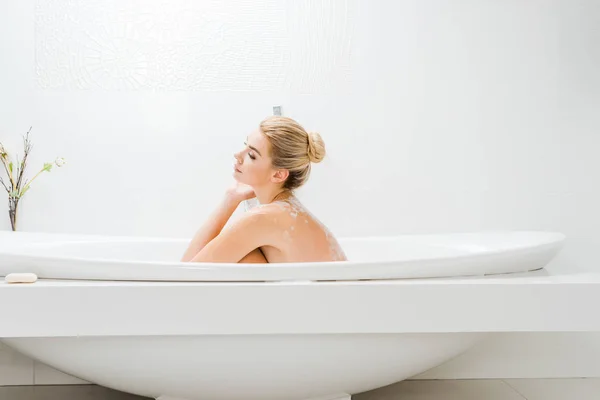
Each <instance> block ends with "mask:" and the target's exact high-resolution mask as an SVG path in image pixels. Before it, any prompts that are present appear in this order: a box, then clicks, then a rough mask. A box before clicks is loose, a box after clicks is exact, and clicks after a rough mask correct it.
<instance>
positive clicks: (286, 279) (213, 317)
mask: <svg viewBox="0 0 600 400" xmlns="http://www.w3.org/2000/svg"><path fill="white" fill-rule="evenodd" d="M563 240H564V236H563V235H561V234H558V233H546V232H500V233H476V234H452V235H415V236H399V237H391V238H368V239H346V240H341V243H342V246H343V247H344V249H345V251H346V253H347V255H348V258H349V260H351V261H348V262H336V263H306V264H267V265H257V264H252V265H241V264H208V263H207V264H200V263H181V262H178V261H174V260H178V259H179V257H180V255H181V254H182V253H183V250H184V249H185V246H186V245H187V241H185V240H163V239H139V238H110V237H104V238H86V237H80V238H76V239H71V240H62V241H58V242H56V241H54V242H48V243H36V244H19V245H17V246H13V247H11V248H10V249H7V248H4V249H0V275H6V274H8V273H11V272H34V273H36V274H37V275H38V276H39V277H40V278H42V279H41V280H39V281H38V282H36V283H34V284H27V285H25V284H24V285H18V284H17V285H14V284H13V285H9V284H2V285H0V301H3V302H4V303H6V302H9V303H11V304H15V305H17V304H18V305H19V307H21V308H20V310H28V309H31V308H35V313H34V314H35V318H32V317H31V316H28V315H22V317H19V316H20V315H21V314H18V313H17V311H15V312H14V313H13V314H11V311H10V307H9V312H8V314H9V316H8V319H9V320H11V319H10V318H12V321H18V323H13V324H12V325H10V326H5V327H2V328H0V338H2V339H1V340H2V341H3V342H4V343H6V344H7V345H9V346H11V347H14V348H15V349H17V350H19V351H20V352H22V353H25V354H27V355H29V356H31V357H33V358H35V359H37V360H40V361H42V362H44V363H46V364H49V365H50V366H53V367H55V368H57V369H59V370H62V371H64V372H66V373H69V374H71V375H74V376H77V377H80V378H82V379H85V380H88V381H90V382H93V383H98V384H101V385H104V386H107V387H111V388H114V389H118V390H122V391H126V392H131V393H136V394H140V395H144V396H149V397H155V398H160V399H174V398H175V399H190V400H196V399H197V400H200V399H211V400H213V399H214V400H221V399H222V400H226V399H227V400H229V399H256V400H259V399H260V400H271V399H272V400H287V399H289V400H302V399H311V398H320V399H335V398H347V397H349V396H350V395H351V394H354V393H359V392H362V391H365V390H369V389H374V388H377V387H381V386H384V385H387V384H391V383H394V382H397V381H400V380H403V379H406V378H409V377H411V376H414V375H416V374H419V373H421V372H423V371H425V370H428V369H430V368H432V367H434V366H437V365H439V364H441V363H443V362H445V361H447V360H449V359H451V358H452V357H454V356H456V355H458V354H460V353H462V352H464V351H465V350H466V349H468V348H469V347H471V346H472V345H473V344H474V343H475V342H476V341H478V340H479V339H481V338H482V337H484V336H485V332H484V331H489V329H482V330H481V331H477V330H476V328H473V326H471V325H469V324H465V321H470V320H469V316H466V319H464V320H462V321H463V322H456V321H453V320H452V319H451V318H452V317H451V315H450V314H449V313H444V314H442V315H440V314H434V313H433V312H431V306H430V305H429V306H427V307H424V306H423V307H421V306H420V305H419V304H418V303H415V304H414V307H408V308H407V304H406V301H408V302H410V301H411V300H410V299H411V297H410V293H411V290H413V285H410V284H407V282H419V281H428V282H429V281H433V282H436V281H439V283H440V285H438V286H437V287H439V288H440V291H438V292H436V291H435V290H432V288H433V289H435V285H430V286H428V289H427V290H430V291H431V292H430V295H427V294H425V295H424V296H425V297H422V298H425V299H427V302H428V304H435V303H436V302H438V303H443V302H444V301H445V297H444V296H445V294H444V292H443V290H441V289H442V287H445V284H446V283H447V284H450V285H451V284H452V282H453V280H455V279H457V278H458V277H471V278H470V279H473V282H475V281H476V280H478V279H484V278H483V276H489V275H494V274H503V275H500V276H501V277H502V278H504V279H512V278H511V276H523V275H524V274H525V275H526V274H527V273H528V272H530V271H535V270H540V269H542V268H543V267H544V266H545V265H546V264H547V263H548V262H549V261H550V260H551V259H552V258H553V257H554V256H555V255H556V254H557V252H558V251H559V249H560V248H561V245H562V243H563ZM441 278H444V279H441ZM442 282H444V283H445V284H444V286H443V285H441V283H442ZM398 283H402V284H398ZM463 284H464V281H463ZM401 291H403V292H402V293H400V292H401ZM397 294H403V295H405V299H407V300H405V301H404V302H402V303H398V302H397V298H398V297H395V295H397ZM421 295H422V294H421ZM436 296H439V298H437V297H436ZM415 301H417V299H415ZM419 301H421V302H422V300H419ZM464 301H465V302H468V301H472V302H477V298H470V299H469V298H465V299H464ZM465 304H466V303H465ZM28 307H29V308H28ZM419 307H421V308H419ZM428 307H429V308H428ZM400 310H404V311H402V312H400ZM413 310H414V312H415V313H420V314H418V315H417V316H416V317H417V319H415V315H414V314H411V312H413ZM399 312H400V313H399ZM11 315H12V317H11ZM471 318H472V319H476V318H481V315H478V314H475V313H473V315H471ZM499 318H500V319H501V318H502V316H500V317H499ZM404 321H407V322H406V323H404ZM414 321H417V322H418V323H415V322H414ZM453 324H454V325H453ZM461 324H463V325H461Z"/></svg>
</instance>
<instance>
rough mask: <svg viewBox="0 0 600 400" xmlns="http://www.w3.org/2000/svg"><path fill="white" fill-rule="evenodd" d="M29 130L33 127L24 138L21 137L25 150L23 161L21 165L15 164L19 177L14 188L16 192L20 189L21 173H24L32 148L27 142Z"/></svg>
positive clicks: (29, 142) (28, 141)
mask: <svg viewBox="0 0 600 400" xmlns="http://www.w3.org/2000/svg"><path fill="white" fill-rule="evenodd" d="M31 128H33V127H32V126H30V127H29V130H28V131H27V133H26V134H25V136H23V147H24V148H25V153H24V155H23V160H22V161H21V163H20V164H19V163H18V162H17V164H19V166H17V171H18V172H17V174H18V175H19V177H18V178H17V187H16V188H15V189H16V190H20V188H21V180H22V179H23V171H25V167H26V163H27V156H29V153H30V152H31V149H32V148H33V145H32V144H31V141H30V140H29V132H31Z"/></svg>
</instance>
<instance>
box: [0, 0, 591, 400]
mask: <svg viewBox="0 0 600 400" xmlns="http://www.w3.org/2000/svg"><path fill="white" fill-rule="evenodd" d="M599 23H600V3H599V2H597V1H596V0H553V1H543V0H506V1H504V0H502V1H501V0H461V1H458V0H457V1H454V0H453V1H447V0H424V1H423V0H421V1H419V0H399V1H388V0H378V1H367V0H328V1H321V0H297V1H296V0H261V1H243V0H226V1H209V0H198V1H193V0H173V1H169V2H167V1H161V0H146V1H136V0H100V1H95V2H89V1H88V2H85V1H67V0H23V1H20V2H3V3H2V5H0V59H1V60H2V62H1V63H0V89H1V90H0V142H2V143H3V144H4V145H5V146H6V147H7V148H8V149H15V151H16V152H19V151H21V140H22V139H21V138H22V135H23V134H24V133H25V132H26V131H27V130H28V129H29V127H30V126H31V127H32V130H31V138H32V142H33V143H34V150H33V152H32V154H31V157H30V160H29V164H30V165H32V166H37V165H40V166H41V165H42V164H43V163H44V162H46V161H48V160H52V159H54V157H56V156H60V157H64V158H65V160H66V161H67V164H66V165H65V166H64V167H63V168H61V169H59V170H53V171H52V172H51V173H49V174H46V175H44V176H43V177H41V178H40V179H39V181H36V183H35V185H34V186H32V189H31V191H30V192H29V193H28V194H27V196H25V197H24V198H23V200H22V201H21V204H20V209H19V221H18V224H19V225H18V230H19V231H21V232H24V233H31V234H50V235H52V234H86V235H87V234H89V235H108V236H113V235H114V236H136V237H161V238H188V237H190V236H191V235H193V233H194V232H195V230H196V229H197V228H198V227H199V225H200V224H201V223H202V221H203V220H204V219H205V218H206V217H207V215H208V213H209V212H210V211H211V210H212V208H213V207H214V205H215V204H216V202H217V201H218V200H219V198H220V196H221V194H222V192H223V190H224V189H225V188H226V187H227V186H228V185H229V184H230V183H231V167H230V166H231V160H232V154H233V152H234V151H236V150H237V149H238V148H239V147H240V145H241V144H242V143H243V141H244V139H245V137H246V135H247V134H248V133H249V131H251V130H252V129H254V127H255V126H256V125H257V124H258V122H259V121H260V120H261V119H262V118H264V117H266V116H268V115H271V114H273V110H274V107H281V111H282V114H283V115H286V116H290V117H292V118H295V119H297V120H298V121H299V122H301V123H302V124H303V125H305V126H306V127H307V128H308V129H310V130H315V131H318V132H319V133H320V134H321V135H322V137H323V139H324V141H325V143H326V146H327V157H326V159H325V160H324V161H323V162H322V163H321V164H319V165H317V166H314V168H313V171H312V175H311V178H310V180H309V182H308V183H307V185H306V186H305V187H303V188H301V189H300V191H299V192H298V197H299V198H300V199H301V200H302V201H303V202H304V203H305V204H306V205H307V206H308V208H309V209H311V211H312V212H313V213H314V214H316V215H317V216H319V218H320V219H321V220H322V221H323V222H324V223H325V224H326V225H327V226H328V227H329V228H330V229H331V230H332V232H334V234H335V235H336V236H339V237H359V236H360V237H364V236H391V235H404V234H428V233H454V232H479V231H518V230H536V231H550V232H561V233H563V234H564V235H566V237H567V241H566V243H565V246H564V248H563V249H562V251H561V252H560V254H559V255H558V256H557V257H556V258H555V259H553V261H552V262H551V263H550V265H548V266H547V267H546V270H547V271H548V272H549V273H555V274H595V273H598V272H600V255H599V254H598V251H597V249H598V248H600V235H599V234H598V227H599V226H600V213H599V212H598V204H600V188H599V187H598V182H600V158H598V157H597V153H598V150H599V149H600V135H599V132H600V112H599V111H600V75H598V74H597V70H598V67H599V66H600V46H599V44H600V29H599V28H598V26H599ZM34 169H35V168H34V167H32V169H31V171H33V170H34ZM5 198H6V197H5ZM5 204H6V201H5V200H2V201H1V202H0V205H2V206H3V207H4V210H5V211H3V212H2V213H1V214H0V230H2V231H1V233H2V234H0V240H1V242H0V248H2V247H6V246H9V244H12V243H14V235H11V234H12V232H10V229H11V227H10V221H9V218H8V212H7V210H8V208H7V206H6V205H5ZM240 211H241V210H240ZM439 301H440V302H443V301H444V299H442V298H440V299H439ZM2 307H10V305H9V304H3V305H2ZM588 307H589V312H590V315H593V314H597V313H596V311H595V307H597V305H596V304H589V305H588ZM0 386H1V387H0V398H2V399H4V398H6V399H12V398H27V399H29V398H31V399H33V398H36V399H37V398H44V397H36V396H45V395H46V396H56V397H57V398H58V397H63V398H67V397H69V398H73V399H75V398H77V399H79V398H81V399H87V398H91V397H89V396H92V395H93V394H94V393H95V395H96V396H98V397H96V398H102V399H120V398H132V399H133V398H137V397H135V396H133V395H127V394H123V393H119V392H114V391H110V390H108V389H104V388H101V387H96V386H91V385H88V382H86V381H83V380H81V379H78V378H75V377H72V376H69V375H66V374H63V373H61V372H59V371H57V370H55V369H53V368H51V367H49V366H47V365H44V364H43V363H40V362H38V361H34V360H33V359H31V358H28V357H26V356H24V355H22V354H20V353H18V352H16V351H15V350H13V349H11V348H9V347H7V346H5V345H1V344H0ZM36 388H39V389H36ZM92 388H94V389H92ZM3 396H4V397H3ZM11 396H15V397H11ZM16 396H25V397H16ZM27 396H30V397H27ZM65 396H66V397H65ZM47 398H50V397H47ZM353 398H357V399H365V400H366V399H381V400H383V399H431V400H441V399H465V400H468V399H480V398H485V399H499V400H500V399H502V400H504V399H511V400H512V399H530V400H537V399H544V400H562V399H578V400H584V399H597V398H600V333H598V332H577V333H564V332H546V333H536V332H526V331H525V332H514V333H502V334H497V335H491V336H490V337H489V338H487V339H486V340H485V341H484V342H482V343H479V344H478V345H476V346H474V347H473V348H472V349H470V350H468V351H467V352H466V353H464V354H462V355H461V356H459V357H457V358H455V359H453V360H450V361H448V362H447V363H445V364H443V365H440V366H438V367H435V368H433V369H431V370H429V371H427V372H425V373H423V374H420V375H417V376H414V377H412V378H411V379H410V380H407V381H404V382H401V383H398V384H395V385H392V386H389V387H386V388H382V389H376V390H374V391H371V392H367V393H362V394H357V395H355V396H354V397H353Z"/></svg>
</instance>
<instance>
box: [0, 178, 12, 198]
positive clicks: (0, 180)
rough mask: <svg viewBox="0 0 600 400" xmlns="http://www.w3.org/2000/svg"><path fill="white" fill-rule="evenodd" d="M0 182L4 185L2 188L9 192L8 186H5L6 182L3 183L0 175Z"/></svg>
mask: <svg viewBox="0 0 600 400" xmlns="http://www.w3.org/2000/svg"><path fill="white" fill-rule="evenodd" d="M0 183H1V184H2V186H4V189H6V191H7V192H8V193H9V194H10V190H9V189H8V187H6V184H5V183H4V179H2V177H1V176H0Z"/></svg>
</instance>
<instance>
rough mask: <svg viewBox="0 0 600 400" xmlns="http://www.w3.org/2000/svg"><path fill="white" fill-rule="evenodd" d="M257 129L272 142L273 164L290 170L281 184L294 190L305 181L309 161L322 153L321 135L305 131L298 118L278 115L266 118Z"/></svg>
mask: <svg viewBox="0 0 600 400" xmlns="http://www.w3.org/2000/svg"><path fill="white" fill-rule="evenodd" d="M260 130H261V132H262V133H263V134H264V135H265V136H266V137H267V139H268V140H269V142H270V144H271V151H270V155H271V158H272V160H273V162H272V164H273V168H276V169H287V170H288V171H289V176H288V178H287V179H286V181H285V182H284V184H283V188H284V189H289V190H294V189H297V188H299V187H300V186H302V185H304V184H305V183H306V181H307V180H308V177H309V176H310V163H311V162H314V163H318V162H321V160H323V158H324V157H325V143H324V142H323V139H322V138H321V135H319V134H318V133H316V132H307V131H306V130H305V129H304V128H303V127H302V126H301V125H300V124H299V123H298V122H296V121H294V120H293V119H291V118H288V117H281V116H272V117H268V118H266V119H265V120H263V121H262V122H261V123H260Z"/></svg>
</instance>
